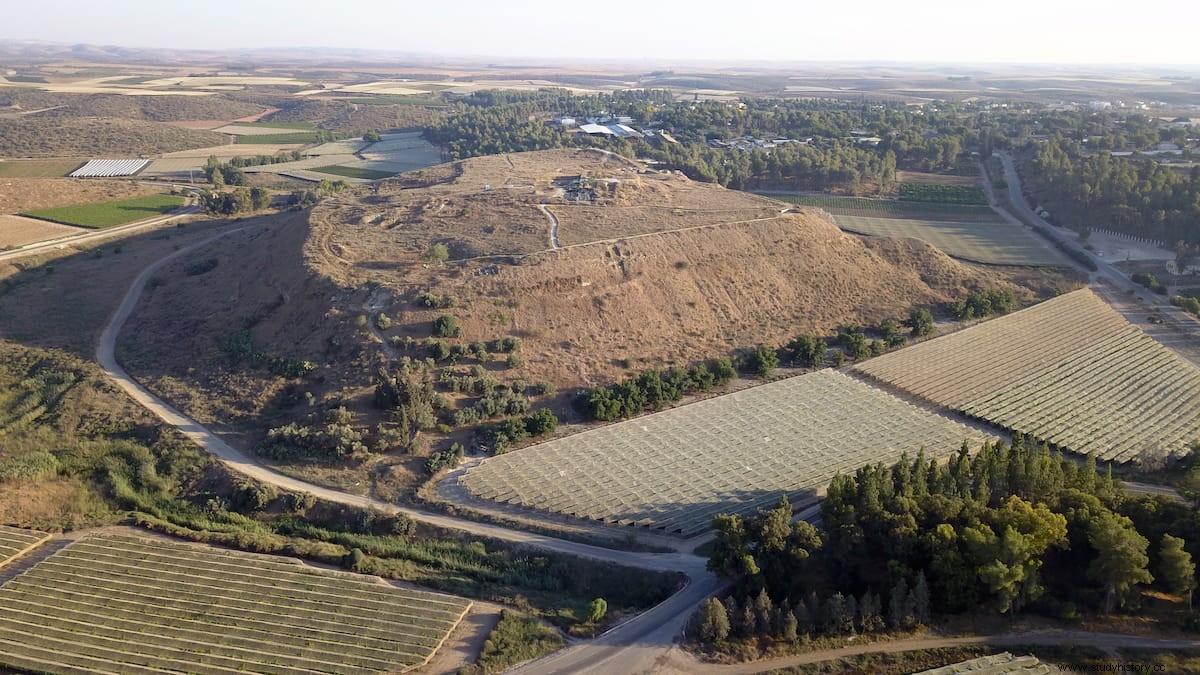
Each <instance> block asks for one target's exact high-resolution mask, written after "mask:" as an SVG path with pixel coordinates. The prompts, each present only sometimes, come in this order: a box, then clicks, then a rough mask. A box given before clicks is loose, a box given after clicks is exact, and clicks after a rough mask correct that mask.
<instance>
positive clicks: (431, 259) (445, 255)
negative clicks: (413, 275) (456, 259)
mask: <svg viewBox="0 0 1200 675" xmlns="http://www.w3.org/2000/svg"><path fill="white" fill-rule="evenodd" d="M449 259H450V249H448V248H446V245H445V244H442V243H437V244H431V245H430V246H429V248H427V249H425V252H424V253H422V254H421V260H423V261H425V262H427V263H437V264H441V263H444V262H446V261H447V260H449Z"/></svg>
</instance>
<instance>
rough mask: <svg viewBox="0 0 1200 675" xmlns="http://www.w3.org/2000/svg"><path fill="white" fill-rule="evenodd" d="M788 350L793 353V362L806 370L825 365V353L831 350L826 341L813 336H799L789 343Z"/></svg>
mask: <svg viewBox="0 0 1200 675" xmlns="http://www.w3.org/2000/svg"><path fill="white" fill-rule="evenodd" d="M787 348H788V351H790V352H791V353H792V361H794V362H795V363H799V364H800V365H802V366H804V367H806V368H818V367H820V366H823V365H825V351H826V350H827V349H829V347H828V345H826V344H825V341H824V340H822V339H820V338H816V337H813V336H812V335H800V336H797V337H796V338H795V339H794V340H792V341H791V342H789V343H788V345H787Z"/></svg>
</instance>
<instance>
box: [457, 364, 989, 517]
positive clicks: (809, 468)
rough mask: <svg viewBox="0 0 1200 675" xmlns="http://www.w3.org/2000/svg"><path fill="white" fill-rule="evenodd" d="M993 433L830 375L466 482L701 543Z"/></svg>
mask: <svg viewBox="0 0 1200 675" xmlns="http://www.w3.org/2000/svg"><path fill="white" fill-rule="evenodd" d="M986 438H987V436H986V434H984V433H982V432H980V431H978V430H976V429H973V428H971V427H968V426H965V425H962V424H958V423H956V422H953V421H951V420H949V419H947V418H945V417H941V416H938V415H935V414H932V413H930V412H927V411H925V410H922V409H920V408H917V407H916V406H914V405H911V404H909V403H905V402H904V401H902V400H900V399H899V398H896V397H894V396H892V395H890V394H887V393H885V392H883V391H881V390H879V389H876V388H874V387H872V386H870V385H868V384H865V383H863V382H861V381H859V380H857V379H854V378H851V377H848V376H846V375H843V374H842V373H840V372H837V371H834V370H822V371H818V372H815V373H811V374H808V375H802V376H799V377H793V378H789V379H786V380H782V381H779V382H773V383H771V384H765V385H762V386H758V387H753V388H751V389H747V390H744V391H739V392H735V393H732V394H726V395H724V396H718V397H715V398H710V399H706V400H703V401H699V402H697V403H692V404H690V405H686V406H681V407H679V408H674V409H672V410H667V411H664V412H659V413H654V414H652V415H647V416H644V417H638V418H634V419H631V420H628V421H625V422H620V423H618V424H611V425H608V426H605V427H600V428H598V429H592V430H590V431H585V432H583V433H580V434H575V435H573V436H567V437H565V438H560V439H555V440H552V441H549V442H546V443H542V444H539V445H535V446H532V447H529V448H525V449H523V450H517V451H515V452H510V453H507V454H503V455H499V456H496V457H492V458H490V459H486V460H484V461H483V462H482V463H481V464H479V465H478V466H475V467H473V468H470V469H468V470H467V472H466V474H465V475H463V477H462V479H461V481H462V485H463V486H464V487H466V489H467V490H469V491H470V492H471V493H473V494H474V495H475V496H477V497H480V498H482V499H489V500H492V501H497V502H503V503H507V504H514V505H519V506H524V507H528V508H533V509H538V510H542V511H548V512H552V513H557V514H563V515H569V516H575V517H578V518H587V519H592V520H598V521H603V522H607V523H615V524H620V525H634V526H641V527H649V528H654V529H661V530H665V531H667V532H669V533H677V534H681V535H683V536H692V535H695V534H699V533H701V532H704V531H706V530H708V529H709V528H710V527H711V526H712V519H713V516H715V515H717V514H720V513H736V514H740V515H749V514H752V513H754V512H755V511H756V510H757V509H759V508H762V507H766V506H770V505H772V504H774V503H776V502H777V501H779V498H780V497H781V496H784V495H786V496H787V497H788V498H789V499H790V500H792V501H805V500H807V499H813V498H815V497H816V495H817V491H818V489H820V488H821V487H823V486H824V485H825V484H827V483H828V482H829V480H830V479H832V478H833V477H834V476H835V475H837V474H839V473H841V474H845V473H851V472H853V471H855V470H856V469H858V468H859V467H861V466H863V465H865V464H868V463H873V462H883V463H884V464H890V463H892V462H895V461H897V460H898V459H899V458H900V457H901V456H902V455H903V454H904V453H908V455H909V457H915V456H916V455H917V453H918V452H920V451H921V450H922V449H924V451H925V453H926V454H927V455H928V456H929V457H939V458H940V457H946V456H948V455H950V454H951V453H953V452H954V451H956V450H958V449H959V447H961V445H962V443H963V441H968V442H969V443H970V444H971V445H977V444H978V443H980V442H982V441H983V440H985V439H986Z"/></svg>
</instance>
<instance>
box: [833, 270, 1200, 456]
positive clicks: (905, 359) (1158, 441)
mask: <svg viewBox="0 0 1200 675" xmlns="http://www.w3.org/2000/svg"><path fill="white" fill-rule="evenodd" d="M855 369H856V370H858V371H859V372H861V373H863V374H865V375H868V376H870V377H872V378H875V379H877V380H879V381H881V382H885V383H887V384H889V385H891V386H893V387H896V388H898V389H901V390H903V391H906V392H908V393H911V394H914V395H916V396H920V397H922V398H925V399H927V400H929V401H932V402H934V403H937V404H940V405H945V406H947V407H950V408H954V409H957V410H960V411H962V412H964V413H966V414H968V415H970V416H972V417H975V418H978V419H982V420H985V421H987V422H990V423H992V424H995V425H997V426H1000V427H1003V428H1006V429H1011V430H1014V431H1019V432H1021V433H1024V434H1026V435H1028V436H1031V437H1033V438H1036V439H1038V440H1042V441H1047V442H1049V443H1053V444H1054V445H1055V446H1056V447H1059V448H1063V449H1066V450H1070V451H1072V452H1077V453H1080V454H1086V455H1094V456H1095V457H1096V458H1097V459H1102V460H1107V461H1116V462H1127V461H1143V460H1152V459H1161V458H1165V457H1171V456H1174V457H1178V456H1181V455H1183V454H1185V453H1186V452H1187V450H1188V448H1189V447H1190V446H1191V444H1192V443H1194V442H1196V441H1198V440H1200V370H1198V369H1197V368H1196V367H1195V366H1193V365H1191V364H1190V363H1188V362H1186V361H1184V360H1183V359H1181V358H1179V357H1178V356H1177V355H1175V354H1174V352H1171V351H1170V350H1168V349H1167V348H1166V347H1164V346H1162V345H1161V344H1159V343H1158V342H1156V341H1155V340H1154V339H1152V338H1150V337H1149V336H1148V335H1146V334H1145V333H1143V332H1142V331H1141V330H1139V329H1138V328H1137V327H1136V326H1132V325H1130V324H1129V323H1128V322H1126V321H1125V319H1124V318H1123V317H1121V316H1120V315H1119V314H1117V313H1116V312H1115V311H1114V310H1113V309H1112V308H1111V307H1109V306H1108V305H1107V304H1106V303H1105V302H1104V301H1103V300H1101V299H1099V298H1098V297H1096V295H1095V294H1094V293H1092V292H1091V291H1090V290H1087V289H1084V290H1079V291H1075V292H1073V293H1068V294H1066V295H1063V296H1060V297H1058V298H1055V299H1053V300H1047V301H1046V302H1043V303H1041V304H1039V305H1034V306H1033V307H1030V308H1029V309H1025V310H1022V311H1020V312H1015V313H1013V314H1009V315H1007V316H1004V317H1001V318H998V319H993V320H991V321H986V322H984V323H981V324H978V325H975V326H972V327H970V328H967V329H965V330H961V331H958V332H957V333H951V334H949V335H946V336H944V337H939V338H936V339H933V340H929V341H927V342H923V343H921V344H919V345H915V346H912V347H908V348H906V349H901V350H898V351H895V352H892V353H891V354H885V355H883V356H880V357H877V358H874V359H870V360H868V361H865V362H863V363H862V364H860V365H857V366H855Z"/></svg>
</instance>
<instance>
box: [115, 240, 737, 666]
mask: <svg viewBox="0 0 1200 675" xmlns="http://www.w3.org/2000/svg"><path fill="white" fill-rule="evenodd" d="M244 229H246V228H237V229H233V230H227V231H225V232H222V233H220V234H216V235H213V236H211V237H208V238H206V239H204V240H202V241H199V242H196V243H194V244H191V245H190V246H187V247H184V248H182V249H180V250H178V251H175V252H174V253H171V254H170V255H168V256H166V257H164V258H161V259H159V260H157V261H156V262H154V263H153V264H151V265H150V266H149V267H147V268H146V269H144V270H142V272H141V274H139V275H138V276H137V278H136V279H135V280H134V282H133V284H132V285H131V286H130V288H129V290H128V291H127V292H126V293H125V297H124V298H123V299H122V300H121V304H120V306H119V307H118V308H117V310H116V311H115V312H114V313H113V316H112V318H111V319H109V322H108V325H106V326H105V327H104V331H103V332H102V333H101V334H100V339H99V342H98V344H97V346H96V361H97V362H98V363H99V364H100V367H101V368H102V369H103V370H104V372H105V374H106V375H107V376H108V377H109V378H110V379H111V380H112V381H113V382H114V383H116V384H117V386H119V387H121V389H123V390H124V391H125V392H126V393H127V394H129V396H130V397H131V398H132V399H133V400H134V401H136V402H137V403H138V404H139V405H141V406H142V407H144V408H146V409H147V410H149V411H150V412H152V413H154V415H156V416H157V417H158V418H160V419H161V420H163V421H164V422H166V423H167V424H170V425H171V426H174V427H175V428H177V429H178V430H179V431H180V432H181V433H183V435H185V436H187V437H188V438H189V439H191V440H192V441H193V442H195V443H196V444H197V445H199V446H200V447H202V448H204V449H205V450H206V451H208V452H209V453H211V454H213V455H215V456H216V457H217V458H219V459H220V460H221V461H222V462H223V463H224V464H225V465H226V466H228V467H229V468H230V469H232V470H234V471H237V472H238V473H241V474H243V475H246V476H249V477H250V478H253V479H255V480H257V481H261V482H263V483H267V484H270V485H275V486H276V487H279V488H282V489H284V490H291V491H295V492H309V493H311V494H313V495H315V496H316V497H318V498H319V499H324V500H326V501H330V502H334V503H338V504H345V505H348V506H355V507H360V508H372V509H378V510H380V511H383V512H386V513H403V514H405V515H407V516H409V517H411V518H413V519H414V520H418V521H420V522H423V523H427V524H429V525H433V526H436V527H441V528H445V529H452V530H459V531H463V532H468V533H470V534H474V535H478V536H482V537H491V538H494V539H500V540H503V541H508V542H512V543H516V544H523V545H528V546H534V547H537V548H541V549H544V550H548V551H554V552H556V553H563V554H567V555H575V556H580V557H584V558H590V559H593V560H601V561H606V562H613V563H618V564H621V565H627V566H630V567H636V568H639V569H647V570H656V571H665V572H681V573H683V574H685V575H686V576H687V577H688V580H689V581H688V583H687V585H686V586H685V587H684V588H683V589H681V590H680V591H678V592H676V593H675V594H674V595H672V596H671V597H670V598H668V599H667V600H666V601H665V602H663V603H661V604H659V605H658V606H656V607H653V608H652V609H650V610H647V611H645V612H643V613H641V614H639V615H637V616H636V617H634V618H632V619H631V620H629V621H625V622H623V623H621V624H619V625H618V626H616V627H615V628H613V629H611V630H609V631H608V632H607V633H605V634H604V635H603V636H601V637H599V638H597V639H596V640H592V641H589V642H586V643H583V644H579V645H576V646H574V647H571V648H568V649H566V650H562V651H560V652H557V653H555V654H553V655H551V656H550V657H547V658H545V659H542V660H539V661H535V662H533V663H531V664H528V665H526V666H525V667H524V668H523V669H522V671H521V672H525V673H579V672H589V671H594V672H607V673H614V672H618V673H619V672H638V671H639V670H642V669H644V666H646V665H651V664H653V662H654V661H655V660H656V659H658V658H660V657H661V656H662V655H663V654H665V653H666V652H668V651H669V650H670V649H671V647H672V646H673V644H674V639H675V637H676V636H677V635H678V634H679V632H680V630H681V629H682V627H683V624H684V623H685V622H686V621H687V618H688V617H689V616H691V613H692V610H693V609H694V608H695V607H696V606H697V605H699V603H700V602H701V601H703V600H704V599H705V598H706V597H708V596H709V595H710V594H712V593H713V592H715V591H716V590H717V589H718V588H719V587H720V582H719V581H718V579H717V578H716V576H714V575H713V574H711V573H710V572H708V571H707V570H706V569H705V559H704V558H701V557H699V556H695V555H692V554H689V553H678V552H677V553H634V552H630V551H617V550H613V549H607V548H602V547H599V546H592V545H589V544H582V543H578V542H573V541H566V540H563V539H556V538H554V537H547V536H544V535H539V534H532V533H528V532H522V531H519V530H510V529H508V528H504V527H500V526H497V525H489V524H486V523H477V522H475V521H471V520H463V519H459V518H453V517H451V516H445V515H441V514H437V513H431V512H428V511H423V510H420V509H412V508H405V507H400V506H397V505H395V504H391V503H389V502H384V501H380V500H378V499H372V498H370V497H364V496H361V495H354V494H349V493H346V492H341V491H338V490H331V489H329V488H325V487H322V486H320V485H314V484H312V483H308V482H306V481H301V480H297V479H295V478H292V477H290V476H285V475H283V474H281V473H279V472H277V471H275V470H273V469H271V468H269V467H266V466H263V465H262V464H260V463H259V462H258V461H256V460H255V459H254V458H252V457H250V456H249V455H247V454H246V453H244V452H242V451H241V450H238V449H237V448H234V447H233V446H231V445H229V444H228V443H226V442H225V441H224V440H222V439H221V438H220V437H219V436H217V435H216V434H214V433H213V432H211V431H209V430H208V429H207V428H205V427H204V425H202V424H200V423H199V422H197V421H195V420H193V419H191V418H190V417H188V416H187V415H184V414H183V413H182V412H180V411H178V410H176V409H175V408H174V407H172V406H171V405H170V404H168V403H167V402H166V401H163V400H162V399H160V398H159V397H157V396H155V395H154V394H153V393H151V392H150V391H149V390H148V389H146V388H145V387H143V386H142V385H141V384H139V383H138V382H137V381H136V380H134V379H133V377H131V376H130V375H129V373H127V372H126V371H125V369H124V368H123V367H121V365H120V364H119V363H118V362H117V359H116V355H115V348H116V342H117V337H118V336H119V335H120V332H121V328H122V326H124V325H125V321H126V320H128V318H129V315H130V314H131V313H132V312H133V310H134V307H136V306H137V302H138V300H139V298H141V296H142V293H143V291H144V290H145V287H146V282H147V281H148V280H149V279H150V277H151V276H152V275H154V274H155V273H156V272H158V271H159V270H160V269H162V268H163V267H164V266H166V265H167V264H168V263H170V262H171V261H173V260H175V259H177V258H180V257H181V256H184V255H187V254H188V253H190V252H192V251H194V250H196V249H199V248H201V247H203V246H206V245H208V244H210V243H212V242H214V241H216V240H218V239H221V238H222V237H226V236H229V235H230V234H233V233H235V232H240V231H242V230H244Z"/></svg>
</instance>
